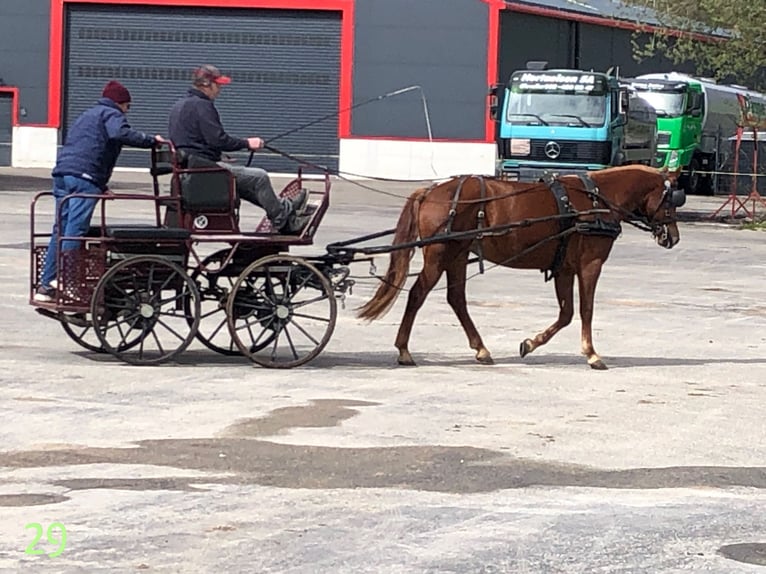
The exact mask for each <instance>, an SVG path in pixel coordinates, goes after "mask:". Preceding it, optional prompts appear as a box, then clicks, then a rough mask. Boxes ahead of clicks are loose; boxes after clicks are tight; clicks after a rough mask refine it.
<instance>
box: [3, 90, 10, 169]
mask: <svg viewBox="0 0 766 574" xmlns="http://www.w3.org/2000/svg"><path fill="white" fill-rule="evenodd" d="M12 138H13V98H12V97H11V96H10V94H2V93H0V166H6V167H7V166H9V165H11V140H12Z"/></svg>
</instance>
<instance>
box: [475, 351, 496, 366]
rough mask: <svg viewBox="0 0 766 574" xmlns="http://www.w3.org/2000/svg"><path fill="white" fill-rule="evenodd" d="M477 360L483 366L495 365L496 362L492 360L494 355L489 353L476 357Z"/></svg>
mask: <svg viewBox="0 0 766 574" xmlns="http://www.w3.org/2000/svg"><path fill="white" fill-rule="evenodd" d="M476 360H477V361H479V362H480V363H481V364H482V365H494V364H495V361H494V360H493V359H492V355H490V354H489V353H486V354H484V355H482V354H481V353H479V354H477V355H476Z"/></svg>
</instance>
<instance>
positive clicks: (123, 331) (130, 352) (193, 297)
mask: <svg viewBox="0 0 766 574" xmlns="http://www.w3.org/2000/svg"><path fill="white" fill-rule="evenodd" d="M187 300H188V301H187ZM199 313H200V296H199V291H197V287H196V285H195V284H194V282H193V281H192V280H191V278H190V277H189V276H188V275H187V274H186V272H185V271H184V270H183V268H182V267H180V266H179V265H178V264H176V263H173V262H172V261H169V260H168V259H165V258H163V257H160V256H157V255H141V256H137V257H131V258H129V259H126V260H124V261H121V262H119V263H117V264H116V265H114V266H112V267H111V268H110V269H109V270H108V271H107V272H106V273H105V274H104V276H103V277H102V278H101V280H100V281H99V282H98V284H97V285H96V289H95V290H94V292H93V300H92V301H91V317H92V322H93V329H94V331H95V333H96V336H97V337H98V340H99V342H100V343H101V346H102V347H103V349H104V350H105V351H106V352H108V353H111V354H112V355H114V356H115V357H117V358H118V359H121V360H123V361H125V362H126V363H131V364H133V365H151V364H158V363H162V362H164V361H167V360H168V359H171V358H173V357H175V356H176V355H178V354H179V353H181V352H182V351H183V350H184V349H186V347H188V346H189V344H190V343H191V342H192V340H193V339H194V335H195V334H196V332H197V327H198V325H199ZM190 318H191V320H190Z"/></svg>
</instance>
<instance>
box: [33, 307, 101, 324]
mask: <svg viewBox="0 0 766 574" xmlns="http://www.w3.org/2000/svg"><path fill="white" fill-rule="evenodd" d="M35 311H37V312H38V313H39V314H40V315H42V316H43V317H48V318H49V319H55V320H56V321H60V322H62V323H69V324H70V325H75V326H77V327H90V322H88V320H87V319H86V318H85V315H83V314H82V313H71V314H67V313H62V312H61V311H51V310H50V309H45V308H44V307H36V308H35Z"/></svg>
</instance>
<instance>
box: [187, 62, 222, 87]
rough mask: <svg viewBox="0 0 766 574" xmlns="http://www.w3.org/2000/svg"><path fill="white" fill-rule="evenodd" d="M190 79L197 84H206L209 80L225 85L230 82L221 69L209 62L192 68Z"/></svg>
mask: <svg viewBox="0 0 766 574" xmlns="http://www.w3.org/2000/svg"><path fill="white" fill-rule="evenodd" d="M192 81H193V82H194V83H195V84H198V85H206V84H208V83H210V82H213V83H216V84H220V85H226V84H230V83H231V78H230V77H229V76H224V75H223V74H222V73H221V70H219V69H218V68H216V67H215V66H211V65H210V64H205V65H203V66H200V67H199V68H197V69H196V70H194V75H193V76H192Z"/></svg>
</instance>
